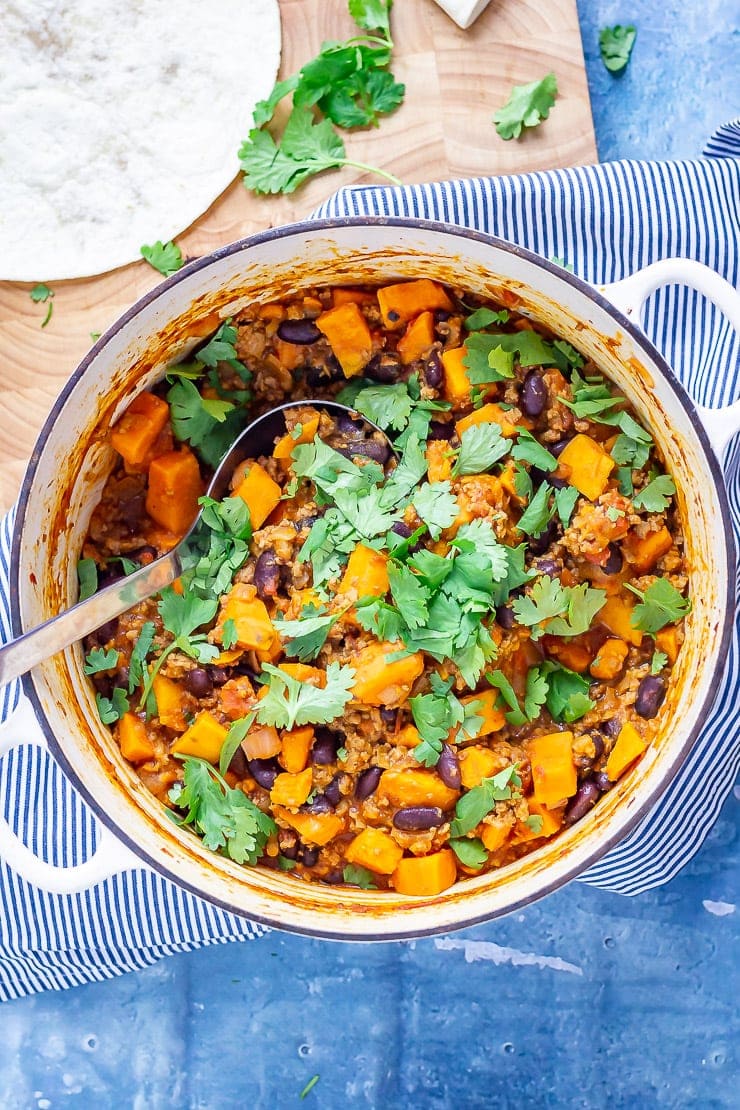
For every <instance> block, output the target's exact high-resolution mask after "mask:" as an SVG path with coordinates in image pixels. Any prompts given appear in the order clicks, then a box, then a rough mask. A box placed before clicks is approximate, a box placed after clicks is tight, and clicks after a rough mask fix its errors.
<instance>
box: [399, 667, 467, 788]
mask: <svg viewBox="0 0 740 1110" xmlns="http://www.w3.org/2000/svg"><path fill="white" fill-rule="evenodd" d="M452 683H453V680H452V679H451V678H449V679H447V680H443V679H441V678H440V676H439V675H438V674H432V675H431V676H430V679H429V684H430V686H431V692H430V693H429V694H418V695H417V696H416V697H415V698H410V699H409V706H410V707H411V713H412V716H413V718H414V724H415V725H416V727H417V729H418V730H419V735H420V736H421V743H420V744H417V745H416V747H415V748H414V749H413V753H412V754H413V756H414V758H415V759H417V760H418V761H419V763H422V764H423V765H424V766H425V767H436V765H437V763H438V762H439V757H440V755H441V754H442V745H443V742H444V741H445V740H446V739H447V737H448V736H449V734H450V732H451V731H452V730H453V729H455V728H459V729H460V731H461V732H462V734H463V736H465V737H467V739H469V740H472V739H473V737H475V736H477V735H478V733H479V732H480V728H481V725H482V724H483V718H482V717H480V716H478V713H477V709H478V707H479V703H478V702H471V703H470V705H463V704H462V702H461V701H460V700H459V698H456V697H455V695H454V694H453V693H451V689H452Z"/></svg>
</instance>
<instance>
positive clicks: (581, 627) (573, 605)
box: [532, 582, 606, 639]
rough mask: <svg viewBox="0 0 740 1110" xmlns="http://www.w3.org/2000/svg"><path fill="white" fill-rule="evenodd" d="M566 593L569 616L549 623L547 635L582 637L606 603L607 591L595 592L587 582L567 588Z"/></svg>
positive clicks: (556, 618)
mask: <svg viewBox="0 0 740 1110" xmlns="http://www.w3.org/2000/svg"><path fill="white" fill-rule="evenodd" d="M565 593H566V596H567V602H568V605H567V616H566V617H561V616H556V617H555V618H554V619H553V620H551V621H549V622H548V624H547V633H548V635H550V636H580V635H582V633H584V632H588V630H589V628H590V627H591V622H592V621H593V619H594V617H595V616H596V614H597V613H598V611H599V609H601V608H603V606H604V604H605V602H606V591H605V590H595V589H593V588H592V587H591V586H589V585H588V584H587V583H586V582H582V583H581V585H580V586H569V587H567V589H566V591H565ZM532 638H533V639H534V635H533V637H532Z"/></svg>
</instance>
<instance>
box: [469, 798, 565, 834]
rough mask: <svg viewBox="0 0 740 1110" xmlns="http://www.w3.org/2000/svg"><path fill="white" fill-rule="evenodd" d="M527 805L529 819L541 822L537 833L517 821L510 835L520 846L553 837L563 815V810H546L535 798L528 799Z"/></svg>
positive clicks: (524, 823) (523, 822) (525, 824)
mask: <svg viewBox="0 0 740 1110" xmlns="http://www.w3.org/2000/svg"><path fill="white" fill-rule="evenodd" d="M527 805H528V806H529V814H530V817H540V818H541V819H542V822H541V824H540V827H539V829H538V830H537V832H535V830H534V829H532V828H530V826H529V825H528V824H527V823H526V821H517V823H516V825H515V826H514V833H513V835H512V841H513V843H515V844H520V843H521V842H522V841H526V840H541V839H542V838H543V837H547V836H554V835H555V833H556V832H557V831H558V829H559V828H560V826H561V825H562V823H563V813H564V812H565V811H564V810H563V809H556V810H550V809H547V808H546V807H545V806H543V805H541V804H540V802H538V801H537V800H536V798H528V799H527ZM484 843H485V841H484Z"/></svg>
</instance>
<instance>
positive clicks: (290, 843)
mask: <svg viewBox="0 0 740 1110" xmlns="http://www.w3.org/2000/svg"><path fill="white" fill-rule="evenodd" d="M278 845H279V847H280V854H281V855H283V856H285V858H286V859H298V852H299V850H300V847H301V842H300V840H299V839H298V837H297V836H296V834H295V833H294V832H293V830H292V829H278Z"/></svg>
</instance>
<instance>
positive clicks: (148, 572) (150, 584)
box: [0, 548, 182, 686]
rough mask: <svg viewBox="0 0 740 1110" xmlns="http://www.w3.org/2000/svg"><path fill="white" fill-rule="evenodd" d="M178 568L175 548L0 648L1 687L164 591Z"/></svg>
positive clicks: (178, 571) (178, 562)
mask: <svg viewBox="0 0 740 1110" xmlns="http://www.w3.org/2000/svg"><path fill="white" fill-rule="evenodd" d="M181 569H182V565H181V561H180V554H179V553H178V550H177V548H174V549H173V550H172V551H170V552H169V553H168V554H167V555H164V556H162V557H161V558H159V559H155V561H154V562H153V563H150V565H149V566H148V567H141V568H140V569H139V570H137V571H134V573H133V574H130V575H128V577H127V578H121V579H120V580H119V581H118V582H114V583H113V584H112V585H110V586H106V588H105V589H104V590H100V591H99V593H96V594H93V595H92V597H88V598H86V600H85V601H78V603H77V604H76V605H73V606H72V608H71V609H67V610H65V612H63V613H60V614H59V616H57V617H52V618H51V620H48V621H45V622H44V623H43V624H40V625H39V626H38V627H37V628H34V629H32V630H31V631H30V632H26V633H24V635H22V636H19V637H18V638H17V639H16V640H11V641H10V643H8V644H5V646H4V647H0V686H4V685H5V684H6V683H8V682H10V681H11V680H12V679H14V678H18V677H19V675H22V674H25V673H26V671H30V670H31V668H32V667H35V666H36V664H37V663H40V662H41V661H42V659H48V658H49V656H51V655H56V653H57V652H58V651H62V650H63V649H64V648H66V647H69V645H70V644H74V643H75V642H76V641H77V640H81V639H82V638H83V636H87V635H89V633H90V632H94V630H95V629H96V628H100V626H101V625H102V624H105V623H106V621H110V620H113V618H114V617H118V616H120V614H121V613H125V612H126V610H127V609H130V608H131V607H132V606H133V605H136V603H137V602H138V601H144V599H145V598H147V597H151V596H152V594H156V593H157V592H158V591H159V590H163V589H164V588H165V586H169V585H170V584H171V583H172V582H174V581H175V579H176V578H177V576H178V575H179V574H180V571H181Z"/></svg>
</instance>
